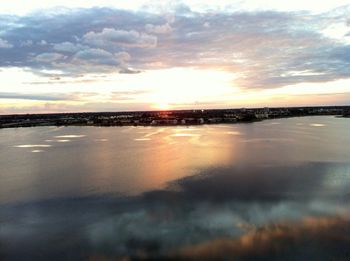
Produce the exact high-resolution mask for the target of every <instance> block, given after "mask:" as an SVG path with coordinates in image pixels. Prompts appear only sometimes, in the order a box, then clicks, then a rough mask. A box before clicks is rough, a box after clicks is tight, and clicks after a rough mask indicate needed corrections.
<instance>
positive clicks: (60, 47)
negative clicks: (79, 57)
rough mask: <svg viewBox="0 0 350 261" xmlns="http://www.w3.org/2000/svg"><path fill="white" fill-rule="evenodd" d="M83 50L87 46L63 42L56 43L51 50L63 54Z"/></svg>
mask: <svg viewBox="0 0 350 261" xmlns="http://www.w3.org/2000/svg"><path fill="white" fill-rule="evenodd" d="M85 48H87V46H83V45H81V44H73V43H71V42H63V43H57V44H54V45H53V49H54V50H55V51H58V52H65V53H75V52H78V51H79V50H82V49H85Z"/></svg>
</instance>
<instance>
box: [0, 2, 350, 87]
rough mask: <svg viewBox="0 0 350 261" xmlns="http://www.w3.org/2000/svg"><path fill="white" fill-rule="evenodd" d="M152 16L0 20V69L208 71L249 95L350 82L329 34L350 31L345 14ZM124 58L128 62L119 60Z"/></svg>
mask: <svg viewBox="0 0 350 261" xmlns="http://www.w3.org/2000/svg"><path fill="white" fill-rule="evenodd" d="M347 8H348V7H347V6H345V7H344V8H343V10H348V9H347ZM147 10H148V9H145V11H143V12H141V11H139V12H132V11H127V10H118V9H113V8H88V9H62V10H60V12H53V11H51V12H49V11H48V12H42V13H35V14H28V15H25V16H10V17H9V16H6V17H4V16H0V22H1V24H2V25H3V26H2V28H5V29H3V30H2V33H1V37H2V38H1V39H0V46H2V48H0V57H1V60H0V67H11V66H12V67H13V66H15V67H22V68H27V69H31V70H32V71H33V72H35V73H38V74H40V73H42V72H43V71H45V70H61V71H62V74H63V75H68V76H74V75H79V74H85V73H106V72H111V73H114V72H115V73H118V72H119V73H133V72H143V71H147V70H152V69H162V68H173V67H191V68H193V67H195V68H199V69H201V68H204V69H208V68H209V69H213V70H225V71H228V72H230V73H232V75H233V77H234V78H235V79H234V82H233V83H232V84H233V85H235V86H238V87H240V88H245V89H269V88H277V87H282V86H286V85H291V84H297V83H304V82H315V83H317V82H320V83H322V82H328V81H334V80H339V79H347V78H350V69H349V68H350V56H349V44H347V41H345V38H346V36H344V41H340V40H339V39H333V38H331V37H329V36H327V35H326V34H325V33H324V30H325V29H326V28H331V25H333V24H334V25H336V24H337V23H339V21H343V22H345V23H346V21H348V17H347V14H346V11H339V9H337V10H333V11H329V12H327V13H318V14H312V13H308V12H301V11H295V12H277V11H251V12H245V11H229V12H223V11H220V10H216V11H215V12H214V11H212V12H209V11H206V12H204V13H197V12H194V11H191V9H190V8H188V7H186V6H184V5H181V6H179V5H177V6H176V8H174V9H173V10H172V13H171V14H169V12H165V14H164V13H160V12H147ZM19 25H21V26H19ZM14 46H16V48H9V47H14ZM4 47H6V48H4ZM97 50H98V51H97ZM124 53H127V54H128V56H127V57H126V56H125V57H120V56H121V55H124ZM88 66H91V67H90V68H88ZM130 68H135V69H133V70H132V69H130Z"/></svg>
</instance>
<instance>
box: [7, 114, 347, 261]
mask: <svg viewBox="0 0 350 261" xmlns="http://www.w3.org/2000/svg"><path fill="white" fill-rule="evenodd" d="M349 133H350V120H349V119H343V118H334V117H303V118H291V119H279V120H267V121H263V122H258V123H252V124H235V125H210V126H193V127H188V128H187V127H112V128H97V127H63V128H56V127H37V128H20V129H2V130H0V167H1V169H0V259H5V260H115V259H116V258H120V257H125V256H129V257H135V258H149V259H151V258H155V257H157V258H159V257H160V258H174V259H178V258H184V259H189V258H194V259H203V258H204V257H205V258H210V259H218V258H225V257H230V258H232V257H235V258H238V259H243V260H244V259H256V258H267V259H269V260H270V259H284V260H286V259H290V260H295V259H298V260H301V259H304V260H310V259H318V260H319V259H329V258H333V257H334V258H343V259H347V258H350V251H349V250H348V246H349V245H350V236H349V235H350V215H349V214H350V204H349V203H348V202H349V198H350V135H349Z"/></svg>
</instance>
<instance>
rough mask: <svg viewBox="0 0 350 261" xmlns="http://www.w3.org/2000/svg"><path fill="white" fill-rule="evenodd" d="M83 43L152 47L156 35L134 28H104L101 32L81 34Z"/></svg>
mask: <svg viewBox="0 0 350 261" xmlns="http://www.w3.org/2000/svg"><path fill="white" fill-rule="evenodd" d="M83 41H84V42H85V43H88V44H91V45H96V46H100V47H103V46H108V45H113V44H115V45H120V46H123V47H139V48H152V47H156V45H157V37H155V36H152V35H148V34H146V33H139V32H137V31H135V30H131V31H125V30H115V29H114V28H104V29H103V30H102V31H101V32H99V33H95V32H88V33H87V34H85V35H84V36H83Z"/></svg>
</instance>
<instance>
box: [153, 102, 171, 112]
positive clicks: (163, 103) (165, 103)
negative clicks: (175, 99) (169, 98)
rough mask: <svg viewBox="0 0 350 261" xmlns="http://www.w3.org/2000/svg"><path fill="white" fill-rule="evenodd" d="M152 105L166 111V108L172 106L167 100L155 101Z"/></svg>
mask: <svg viewBox="0 0 350 261" xmlns="http://www.w3.org/2000/svg"><path fill="white" fill-rule="evenodd" d="M152 107H153V108H154V109H157V110H162V111H166V110H169V109H170V108H171V106H170V105H169V103H167V102H159V103H155V104H154V105H153V106H152Z"/></svg>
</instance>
